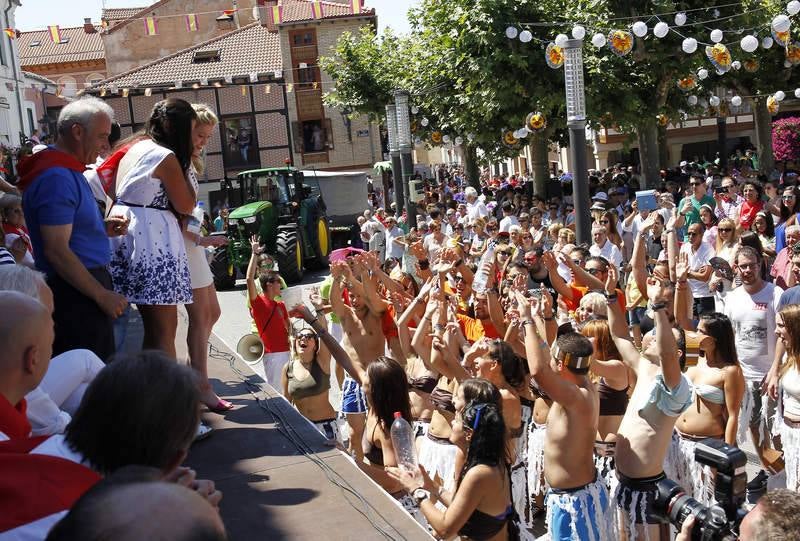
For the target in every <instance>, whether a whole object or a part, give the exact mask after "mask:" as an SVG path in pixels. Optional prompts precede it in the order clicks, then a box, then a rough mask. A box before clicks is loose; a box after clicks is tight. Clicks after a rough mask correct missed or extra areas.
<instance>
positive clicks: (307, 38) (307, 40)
mask: <svg viewBox="0 0 800 541" xmlns="http://www.w3.org/2000/svg"><path fill="white" fill-rule="evenodd" d="M315 38H316V32H314V31H313V30H300V31H297V32H294V33H293V34H292V47H304V46H306V45H314V44H315V43H316V40H315Z"/></svg>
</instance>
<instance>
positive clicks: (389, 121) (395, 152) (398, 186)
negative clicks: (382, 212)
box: [386, 104, 405, 218]
mask: <svg viewBox="0 0 800 541" xmlns="http://www.w3.org/2000/svg"><path fill="white" fill-rule="evenodd" d="M386 129H387V131H388V132H389V156H391V160H392V182H393V184H394V203H395V206H396V207H397V208H396V209H395V212H397V217H398V218H400V214H402V212H403V201H404V200H405V198H404V197H403V177H402V176H401V175H402V170H401V166H400V147H398V146H397V108H395V106H394V105H393V104H389V105H387V106H386Z"/></svg>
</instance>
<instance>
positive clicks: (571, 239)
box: [558, 227, 575, 246]
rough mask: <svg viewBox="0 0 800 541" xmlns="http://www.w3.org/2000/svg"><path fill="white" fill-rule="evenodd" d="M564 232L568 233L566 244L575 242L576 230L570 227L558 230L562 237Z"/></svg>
mask: <svg viewBox="0 0 800 541" xmlns="http://www.w3.org/2000/svg"><path fill="white" fill-rule="evenodd" d="M562 234H563V235H566V237H567V242H566V244H565V245H564V246H566V245H567V244H574V243H575V231H573V230H572V229H570V228H569V227H562V228H561V229H559V230H558V236H559V237H560V236H561V235H562Z"/></svg>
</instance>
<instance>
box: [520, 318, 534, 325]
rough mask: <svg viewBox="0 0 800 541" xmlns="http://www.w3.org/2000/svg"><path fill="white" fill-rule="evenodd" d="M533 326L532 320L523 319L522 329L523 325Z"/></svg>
mask: <svg viewBox="0 0 800 541" xmlns="http://www.w3.org/2000/svg"><path fill="white" fill-rule="evenodd" d="M533 324H534V323H533V320H532V319H523V320H522V326H523V327H524V326H525V325H533Z"/></svg>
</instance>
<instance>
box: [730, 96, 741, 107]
mask: <svg viewBox="0 0 800 541" xmlns="http://www.w3.org/2000/svg"><path fill="white" fill-rule="evenodd" d="M741 104H742V98H741V97H740V96H734V97H732V98H731V105H733V106H734V107H739V106H740V105H741Z"/></svg>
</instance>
